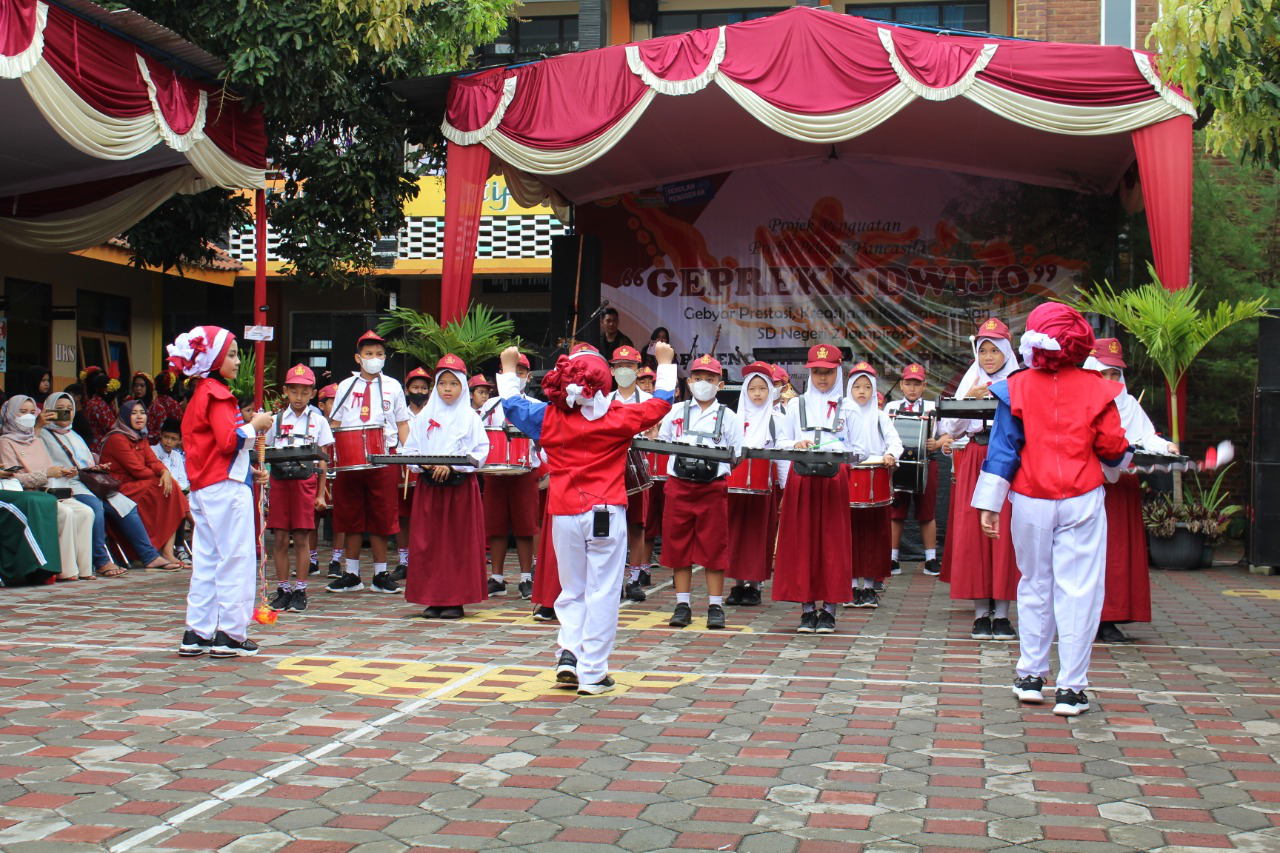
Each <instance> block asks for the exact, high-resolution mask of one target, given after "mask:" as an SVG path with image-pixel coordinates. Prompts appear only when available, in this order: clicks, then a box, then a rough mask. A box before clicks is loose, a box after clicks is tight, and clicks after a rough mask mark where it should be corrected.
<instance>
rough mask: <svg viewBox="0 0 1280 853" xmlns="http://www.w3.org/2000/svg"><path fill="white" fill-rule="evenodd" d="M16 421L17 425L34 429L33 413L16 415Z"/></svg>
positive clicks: (34, 417) (34, 419) (34, 418)
mask: <svg viewBox="0 0 1280 853" xmlns="http://www.w3.org/2000/svg"><path fill="white" fill-rule="evenodd" d="M17 421H18V426H20V427H22V428H23V429H35V426H36V416H35V415H18V418H17Z"/></svg>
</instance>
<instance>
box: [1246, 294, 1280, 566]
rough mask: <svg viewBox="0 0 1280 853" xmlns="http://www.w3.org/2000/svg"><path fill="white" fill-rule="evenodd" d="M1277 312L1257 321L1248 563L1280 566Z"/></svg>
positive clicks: (1279, 334) (1279, 340)
mask: <svg viewBox="0 0 1280 853" xmlns="http://www.w3.org/2000/svg"><path fill="white" fill-rule="evenodd" d="M1278 423H1280V311H1275V310H1272V311H1268V312H1267V316H1266V317H1264V318H1262V319H1260V320H1259V321H1258V388H1257V390H1256V391H1255V392H1254V397H1253V464H1252V466H1251V469H1250V472H1249V492H1250V501H1249V511H1250V514H1251V516H1252V518H1250V525H1249V560H1250V562H1252V563H1254V564H1255V565H1259V566H1280V430H1277V429H1276V424H1278Z"/></svg>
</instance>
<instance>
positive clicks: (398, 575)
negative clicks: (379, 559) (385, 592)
mask: <svg viewBox="0 0 1280 853" xmlns="http://www.w3.org/2000/svg"><path fill="white" fill-rule="evenodd" d="M408 576H409V567H408V566H407V565H405V564H404V563H401V564H400V565H398V566H396V567H395V568H394V569H392V570H391V579H392V580H393V581H402V580H404V579H405V578H407V577H408Z"/></svg>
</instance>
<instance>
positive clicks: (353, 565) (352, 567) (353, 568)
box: [347, 559, 360, 577]
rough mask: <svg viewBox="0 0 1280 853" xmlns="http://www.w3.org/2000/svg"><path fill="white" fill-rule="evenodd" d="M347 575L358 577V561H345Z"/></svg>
mask: <svg viewBox="0 0 1280 853" xmlns="http://www.w3.org/2000/svg"><path fill="white" fill-rule="evenodd" d="M347 574H349V575H355V576H356V577H360V561H359V560H358V559H357V560H347Z"/></svg>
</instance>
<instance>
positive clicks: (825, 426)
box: [773, 344, 867, 634]
mask: <svg viewBox="0 0 1280 853" xmlns="http://www.w3.org/2000/svg"><path fill="white" fill-rule="evenodd" d="M843 360H844V356H843V355H842V353H841V352H840V349H839V348H838V347H835V346H832V345H831V344H817V345H816V346H813V347H810V348H809V357H808V360H807V361H806V362H805V367H807V368H809V387H808V388H807V389H805V392H804V394H802V395H800V396H799V397H796V398H795V399H794V400H793V401H792V402H791V403H790V404H789V405H788V406H787V413H786V418H785V420H784V425H785V428H784V430H783V435H781V436H779V439H778V446H779V447H782V448H794V449H796V450H807V449H810V448H817V449H820V450H834V451H839V452H842V453H856V454H858V455H859V456H862V457H865V456H866V455H867V438H866V433H865V430H864V429H863V424H862V421H861V420H860V419H859V418H856V417H854V412H853V409H852V403H851V402H850V401H849V400H847V399H846V398H845V397H844V375H843V370H842V369H841V367H840V364H841V362H842V361H843ZM848 513H849V471H848V466H847V465H840V466H838V468H837V470H836V473H835V476H831V477H824V476H819V475H818V474H816V473H815V474H809V473H805V471H804V470H802V467H801V466H799V465H793V466H792V467H791V471H790V473H789V474H788V476H787V486H786V489H785V490H784V491H783V495H782V516H781V518H780V519H779V521H778V530H779V533H778V546H777V553H779V554H786V555H787V559H786V560H784V561H781V562H779V563H778V564H777V565H776V566H775V567H774V568H775V575H774V579H773V600H774V601H795V602H799V603H800V604H801V615H800V625H799V627H798V628H797V629H796V630H797V632H798V633H801V634H814V633H817V634H830V633H832V632H834V631H835V629H836V605H838V604H843V603H844V602H846V601H848V600H849V599H850V598H852V590H853V540H852V538H851V536H850V530H849V514H848ZM819 602H821V603H822V607H821V609H819V608H818V603H819Z"/></svg>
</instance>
